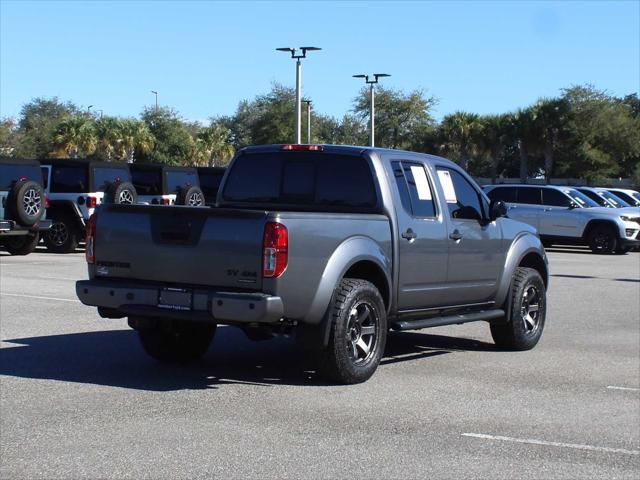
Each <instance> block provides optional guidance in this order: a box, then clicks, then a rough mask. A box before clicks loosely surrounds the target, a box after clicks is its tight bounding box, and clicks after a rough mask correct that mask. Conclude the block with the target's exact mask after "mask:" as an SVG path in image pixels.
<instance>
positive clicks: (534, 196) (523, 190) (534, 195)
mask: <svg viewBox="0 0 640 480" xmlns="http://www.w3.org/2000/svg"><path fill="white" fill-rule="evenodd" d="M517 190H518V195H517V203H525V204H527V205H540V204H542V191H541V190H542V189H541V188H535V187H531V188H529V187H519V188H518V189H517Z"/></svg>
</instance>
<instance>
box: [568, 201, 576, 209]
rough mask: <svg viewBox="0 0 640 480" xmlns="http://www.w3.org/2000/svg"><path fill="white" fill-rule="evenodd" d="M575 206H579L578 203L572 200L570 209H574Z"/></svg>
mask: <svg viewBox="0 0 640 480" xmlns="http://www.w3.org/2000/svg"><path fill="white" fill-rule="evenodd" d="M574 208H578V205H576V202H571V203H570V204H569V210H573V209H574Z"/></svg>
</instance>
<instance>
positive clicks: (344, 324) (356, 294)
mask: <svg viewBox="0 0 640 480" xmlns="http://www.w3.org/2000/svg"><path fill="white" fill-rule="evenodd" d="M363 306H366V308H363ZM366 309H368V310H369V315H368V316H367V317H366V318H364V312H365V310H366ZM354 312H355V313H356V314H355V315H354ZM359 317H361V324H360V326H359V327H358V326H357V323H358V322H357V318H359ZM325 320H326V321H328V322H331V323H330V332H329V344H328V346H327V347H326V348H325V349H323V350H322V351H321V352H320V355H319V359H318V373H319V374H320V376H322V377H324V378H326V379H328V380H332V381H335V382H338V383H344V384H354V383H361V382H364V381H366V380H368V379H369V378H370V377H371V376H372V375H373V374H374V372H375V371H376V369H377V368H378V365H379V364H380V359H381V358H382V355H383V353H384V348H385V344H386V341H387V314H386V310H385V306H384V301H383V299H382V296H381V295H380V292H379V291H378V289H377V288H376V287H375V286H374V285H373V284H372V283H371V282H368V281H366V280H360V279H354V278H344V279H343V280H342V281H341V282H340V285H338V287H337V288H336V290H335V293H334V295H333V298H332V300H331V304H330V305H329V309H328V311H327V318H326V319H325ZM372 326H373V327H374V329H373V333H364V332H365V331H367V332H368V331H371V328H370V327H372ZM354 329H355V330H354ZM365 329H367V330H365ZM372 336H373V338H371V337H372ZM365 337H366V340H365ZM356 338H357V339H358V342H359V341H360V340H362V342H363V345H364V346H368V347H369V348H368V350H367V352H368V353H366V354H365V350H364V349H363V348H362V347H358V346H357V342H355V340H354V339H356ZM354 354H355V355H360V354H365V355H364V357H363V358H361V359H358V358H357V357H355V356H354Z"/></svg>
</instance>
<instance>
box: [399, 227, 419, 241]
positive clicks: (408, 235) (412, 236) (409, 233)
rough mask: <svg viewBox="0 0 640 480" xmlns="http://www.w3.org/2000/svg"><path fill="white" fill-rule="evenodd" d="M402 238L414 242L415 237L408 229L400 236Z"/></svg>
mask: <svg viewBox="0 0 640 480" xmlns="http://www.w3.org/2000/svg"><path fill="white" fill-rule="evenodd" d="M401 237H402V238H406V239H407V240H409V241H411V240H415V239H416V237H417V235H416V232H414V231H413V230H412V229H410V228H408V229H407V231H406V232H403V233H402V235H401Z"/></svg>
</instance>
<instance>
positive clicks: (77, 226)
mask: <svg viewBox="0 0 640 480" xmlns="http://www.w3.org/2000/svg"><path fill="white" fill-rule="evenodd" d="M40 163H41V164H42V177H43V180H44V187H45V192H46V194H47V197H48V198H49V204H50V207H49V210H48V216H49V218H50V219H51V221H52V225H51V228H50V229H49V230H48V231H47V233H46V234H45V235H44V237H43V240H44V243H45V245H46V246H47V248H48V249H49V250H51V251H53V252H56V253H69V252H73V251H74V250H75V249H76V248H77V247H78V244H79V243H80V241H81V240H82V239H83V238H84V230H85V226H86V223H87V221H88V220H89V217H90V216H91V214H92V213H93V212H94V211H95V208H96V207H97V206H98V205H100V204H101V203H122V204H133V203H136V202H137V194H136V191H135V188H134V187H133V185H132V184H131V174H130V173H129V167H128V164H126V163H117V162H93V161H90V160H86V159H48V160H42V161H41V162H40Z"/></svg>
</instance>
